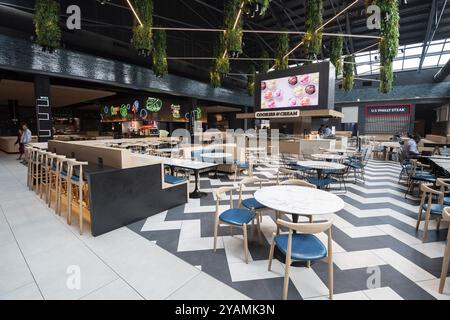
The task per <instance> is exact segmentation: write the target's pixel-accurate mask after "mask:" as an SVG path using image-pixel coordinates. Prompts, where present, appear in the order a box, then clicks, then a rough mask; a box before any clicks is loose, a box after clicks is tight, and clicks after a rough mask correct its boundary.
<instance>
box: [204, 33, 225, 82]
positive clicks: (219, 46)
mask: <svg viewBox="0 0 450 320" xmlns="http://www.w3.org/2000/svg"><path fill="white" fill-rule="evenodd" d="M225 50H226V41H225V37H224V35H223V34H222V33H221V34H220V35H219V37H218V39H217V41H216V45H215V47H214V56H215V57H216V58H215V59H214V60H212V63H211V69H210V72H209V77H210V82H211V85H212V86H213V87H219V86H220V84H221V78H222V77H225V76H226V75H227V74H228V73H229V72H230V58H229V57H228V55H227V54H224V53H225Z"/></svg>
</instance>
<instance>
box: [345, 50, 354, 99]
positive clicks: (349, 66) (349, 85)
mask: <svg viewBox="0 0 450 320" xmlns="http://www.w3.org/2000/svg"><path fill="white" fill-rule="evenodd" d="M343 69H344V71H343V78H342V89H344V90H345V91H350V90H352V89H353V85H354V83H355V76H354V70H355V57H354V56H347V57H345V59H344V68H343Z"/></svg>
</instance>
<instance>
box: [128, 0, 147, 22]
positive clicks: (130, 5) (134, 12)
mask: <svg viewBox="0 0 450 320" xmlns="http://www.w3.org/2000/svg"><path fill="white" fill-rule="evenodd" d="M127 3H128V6H129V7H130V9H131V11H132V12H133V14H134V16H135V17H136V20H137V21H138V23H139V25H140V26H141V27H142V26H143V25H144V24H143V23H142V21H141V19H140V18H139V16H138V14H137V12H136V10H134V7H133V5H132V4H131V2H130V0H127Z"/></svg>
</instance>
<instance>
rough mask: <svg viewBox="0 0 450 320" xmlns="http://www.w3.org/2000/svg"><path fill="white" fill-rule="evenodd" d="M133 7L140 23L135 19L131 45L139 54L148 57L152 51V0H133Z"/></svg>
mask: <svg viewBox="0 0 450 320" xmlns="http://www.w3.org/2000/svg"><path fill="white" fill-rule="evenodd" d="M133 4H134V8H135V10H136V13H137V15H138V16H139V18H140V19H141V22H142V25H140V24H139V23H138V21H135V24H136V25H135V27H134V28H133V46H134V47H135V48H136V50H137V52H138V54H139V55H142V56H144V57H148V56H150V54H151V51H152V45H153V41H152V26H153V1H152V0H134V1H133Z"/></svg>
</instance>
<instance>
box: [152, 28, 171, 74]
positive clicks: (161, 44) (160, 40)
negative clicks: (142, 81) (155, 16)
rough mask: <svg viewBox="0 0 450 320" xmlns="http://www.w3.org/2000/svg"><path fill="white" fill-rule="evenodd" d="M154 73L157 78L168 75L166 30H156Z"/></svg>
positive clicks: (154, 39)
mask: <svg viewBox="0 0 450 320" xmlns="http://www.w3.org/2000/svg"><path fill="white" fill-rule="evenodd" d="M153 44H154V47H153V52H152V55H153V66H152V69H153V73H154V74H155V75H156V76H157V77H162V76H163V75H164V74H165V73H167V69H168V67H167V55H166V32H165V31H164V30H155V31H154V32H153Z"/></svg>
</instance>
